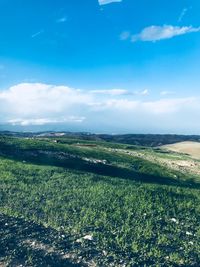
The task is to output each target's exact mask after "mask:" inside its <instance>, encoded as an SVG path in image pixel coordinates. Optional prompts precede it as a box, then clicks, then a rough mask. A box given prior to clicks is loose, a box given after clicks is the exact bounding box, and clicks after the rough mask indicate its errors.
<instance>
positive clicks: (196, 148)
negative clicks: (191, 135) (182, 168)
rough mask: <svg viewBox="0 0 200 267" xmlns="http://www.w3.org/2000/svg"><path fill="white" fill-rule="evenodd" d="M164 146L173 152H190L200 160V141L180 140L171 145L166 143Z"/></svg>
mask: <svg viewBox="0 0 200 267" xmlns="http://www.w3.org/2000/svg"><path fill="white" fill-rule="evenodd" d="M162 148H164V149H166V150H169V151H173V152H178V153H184V154H188V155H189V156H191V157H193V158H195V159H199V160H200V143H198V142H179V143H175V144H171V145H164V146H162Z"/></svg>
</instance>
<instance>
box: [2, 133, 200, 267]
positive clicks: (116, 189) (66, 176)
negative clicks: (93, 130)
mask: <svg viewBox="0 0 200 267" xmlns="http://www.w3.org/2000/svg"><path fill="white" fill-rule="evenodd" d="M181 157H183V158H181ZM174 158H175V159H176V160H177V162H179V161H180V160H181V164H183V163H182V161H183V160H184V162H186V161H189V162H190V161H191V160H192V159H190V158H189V157H188V156H187V155H183V156H181V155H179V154H175V153H172V154H170V152H168V153H166V152H165V153H164V152H162V150H158V149H153V148H146V147H142V146H131V145H126V144H117V143H110V142H103V141H87V140H81V139H70V138H67V137H59V138H56V140H55V139H54V138H45V137H44V138H16V137H8V136H1V137H0V266H123V267H125V266H158V267H160V266H185V267H189V266H196V267H198V266H200V223H199V222H200V194H199V193H200V178H199V174H198V171H199V169H198V166H199V165H198V164H199V161H198V160H195V162H193V161H191V162H192V163H194V169H193V171H191V172H190V168H188V169H187V168H186V169H184V168H183V169H181V167H180V168H176V165H175V167H173V166H174V165H173V164H171V161H173V160H174ZM157 159H158V160H157ZM159 159H162V161H161V162H160V161H159ZM170 164H171V165H172V167H171V168H170V166H171V165H170ZM177 166H179V165H177Z"/></svg>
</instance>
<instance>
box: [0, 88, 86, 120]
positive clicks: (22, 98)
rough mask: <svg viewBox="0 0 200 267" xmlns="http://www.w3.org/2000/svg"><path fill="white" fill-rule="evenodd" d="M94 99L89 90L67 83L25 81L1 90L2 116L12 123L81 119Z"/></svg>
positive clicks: (0, 107)
mask: <svg viewBox="0 0 200 267" xmlns="http://www.w3.org/2000/svg"><path fill="white" fill-rule="evenodd" d="M90 101H91V97H90V95H89V94H86V95H85V94H84V92H81V91H80V90H76V89H72V88H69V87H67V86H53V85H47V84H41V83H22V84H18V85H15V86H12V87H10V88H9V89H8V90H4V91H0V120H1V122H10V123H12V124H13V123H15V124H16V123H17V122H19V124H28V123H30V124H36V123H38V124H42V123H43V124H45V123H51V122H52V123H53V122H54V123H56V122H67V121H76V122H77V121H81V120H80V118H83V117H84V116H82V115H81V111H82V110H83V107H84V106H85V105H87V103H88V102H90ZM19 118H20V119H19Z"/></svg>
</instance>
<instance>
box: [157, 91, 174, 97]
mask: <svg viewBox="0 0 200 267" xmlns="http://www.w3.org/2000/svg"><path fill="white" fill-rule="evenodd" d="M174 94H175V92H174V91H161V92H160V95H161V96H166V95H174Z"/></svg>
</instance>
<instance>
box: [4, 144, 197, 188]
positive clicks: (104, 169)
mask: <svg viewBox="0 0 200 267" xmlns="http://www.w3.org/2000/svg"><path fill="white" fill-rule="evenodd" d="M0 155H2V156H3V157H6V158H9V159H13V160H17V161H22V162H23V161H25V162H29V163H34V164H39V165H47V166H54V167H63V168H66V169H73V170H77V171H84V172H90V173H94V174H98V175H103V176H110V177H118V178H122V179H129V180H135V181H140V182H145V183H153V184H164V185H175V186H177V185H178V186H182V187H192V188H200V184H197V183H195V182H194V181H193V180H192V179H188V181H183V180H179V179H173V178H170V177H163V176H159V175H151V174H145V173H141V172H139V171H136V170H134V166H133V170H130V169H127V168H122V167H117V166H113V165H109V164H103V163H93V162H90V161H86V160H84V159H82V158H81V157H79V156H76V155H72V154H69V153H66V152H59V151H52V150H36V149H35V150H33V149H31V150H30V149H22V148H19V147H15V146H13V145H8V144H5V143H3V144H2V143H0Z"/></svg>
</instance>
